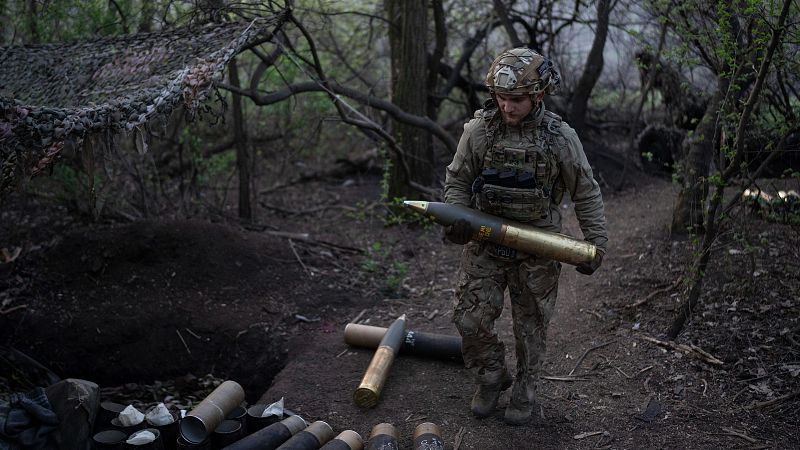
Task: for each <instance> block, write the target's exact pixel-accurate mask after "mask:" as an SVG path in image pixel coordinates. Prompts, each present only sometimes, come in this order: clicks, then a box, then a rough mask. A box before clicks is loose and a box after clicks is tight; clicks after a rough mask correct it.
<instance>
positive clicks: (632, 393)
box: [262, 182, 699, 449]
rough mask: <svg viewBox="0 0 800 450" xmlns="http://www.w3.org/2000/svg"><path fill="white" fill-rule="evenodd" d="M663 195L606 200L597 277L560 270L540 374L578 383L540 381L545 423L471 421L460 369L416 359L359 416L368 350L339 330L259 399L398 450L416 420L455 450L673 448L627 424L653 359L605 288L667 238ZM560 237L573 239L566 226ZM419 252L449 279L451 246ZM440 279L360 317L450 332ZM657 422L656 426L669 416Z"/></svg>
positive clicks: (645, 393)
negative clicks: (379, 435)
mask: <svg viewBox="0 0 800 450" xmlns="http://www.w3.org/2000/svg"><path fill="white" fill-rule="evenodd" d="M670 196H671V188H670V186H669V185H668V184H666V183H664V182H654V183H653V184H651V185H650V186H647V187H645V188H644V189H643V190H640V191H638V192H629V193H626V194H622V195H619V196H616V197H613V198H609V199H608V201H607V215H608V216H609V219H610V220H609V222H610V238H611V243H612V246H611V252H610V254H609V257H608V258H607V259H606V261H605V263H604V266H603V269H602V270H601V271H600V272H598V273H597V274H596V275H595V276H593V277H584V276H581V275H579V274H577V273H576V272H575V271H574V270H572V268H571V267H566V266H565V268H564V271H563V274H562V278H561V284H560V288H559V289H560V295H559V304H558V305H559V306H558V308H557V313H556V316H555V317H554V319H553V322H552V324H551V327H550V332H549V350H548V354H547V359H546V362H545V365H544V370H545V372H546V374H547V375H549V376H565V375H568V374H570V373H571V371H573V369H574V373H573V374H574V375H576V377H575V378H576V379H577V380H576V381H551V380H543V382H542V384H541V388H540V395H541V398H540V400H541V405H542V409H541V413H542V415H541V416H540V417H537V418H536V419H535V420H534V422H533V423H532V424H531V425H530V426H526V427H508V426H506V425H504V424H503V422H502V420H501V418H502V409H498V411H497V414H496V415H495V417H491V418H487V419H484V420H477V419H475V418H473V417H472V416H471V415H470V413H469V399H470V396H471V394H472V391H473V385H472V383H471V381H470V380H469V378H468V377H467V375H466V373H465V371H464V370H463V369H462V368H461V367H460V365H459V364H456V363H446V362H441V361H435V360H430V359H421V358H413V357H401V358H399V359H398V360H397V361H396V362H395V365H394V367H393V369H392V373H391V377H390V380H389V382H388V385H387V386H386V388H385V391H384V392H383V395H382V399H381V402H380V404H379V405H378V406H377V407H376V408H374V409H370V410H362V409H359V408H357V407H356V406H355V405H354V403H353V401H352V399H351V396H352V393H353V391H354V389H355V387H356V386H357V385H358V382H359V380H360V376H361V375H362V373H363V370H364V368H366V366H367V364H368V363H369V360H370V358H371V352H369V351H366V350H360V349H348V348H347V347H346V346H345V345H344V344H343V342H342V335H341V330H339V331H337V332H335V333H327V334H325V333H314V332H313V331H312V330H309V334H308V335H306V336H303V337H302V338H301V339H302V340H303V341H305V342H309V341H310V343H308V344H306V345H305V346H304V348H303V349H302V350H299V349H298V350H297V351H296V352H290V353H293V356H290V358H291V359H290V362H289V364H288V365H287V367H286V368H285V369H284V370H283V371H282V372H281V373H280V374H279V375H278V377H277V378H276V380H275V383H274V384H273V386H272V387H271V388H270V389H269V390H268V391H267V392H266V393H265V395H264V396H263V397H262V398H263V400H265V401H266V400H274V399H277V398H279V397H281V396H284V397H285V398H286V402H287V404H289V405H292V407H293V408H294V409H295V410H297V411H298V412H299V413H301V414H302V415H305V416H307V417H308V418H311V419H320V420H326V421H328V422H329V423H330V424H331V425H332V426H333V427H334V428H335V429H337V430H341V429H345V428H351V429H354V430H356V431H357V432H359V433H361V434H362V435H363V436H365V437H367V436H369V432H370V429H371V427H372V426H373V425H375V424H377V423H380V422H390V423H393V424H394V425H395V426H397V427H398V428H399V431H400V435H401V447H404V448H409V447H410V445H411V437H410V436H411V433H412V431H413V429H414V427H415V426H416V425H417V424H418V423H420V422H422V421H432V422H435V423H437V424H439V425H440V426H441V427H442V431H443V434H444V437H445V440H446V441H447V442H448V443H449V444H450V445H451V446H452V445H454V443H455V439H456V436H461V443H460V448H462V449H493V448H498V449H499V448H594V447H595V446H596V445H598V444H599V446H601V447H602V446H605V445H607V444H611V445H612V446H613V447H614V448H646V447H653V446H654V444H655V446H656V447H658V446H666V447H672V446H673V444H675V446H680V445H679V442H678V441H674V442H673V441H667V440H662V439H659V438H654V437H651V436H650V434H651V433H650V432H651V431H652V428H653V427H652V425H649V424H646V423H645V422H641V421H638V420H636V419H635V418H634V417H633V416H634V414H637V413H641V412H642V410H643V408H644V406H646V405H647V400H648V398H649V397H650V396H651V395H653V393H652V392H650V390H649V389H648V386H647V383H646V380H647V379H648V377H649V376H650V373H651V372H652V371H653V370H654V369H649V370H644V371H642V369H645V368H647V367H648V366H653V365H654V364H656V362H655V361H651V360H649V359H648V358H649V354H648V355H644V354H643V353H644V352H643V350H642V344H641V341H638V340H636V339H633V338H631V336H630V334H631V331H630V330H631V327H632V325H633V324H630V323H626V322H625V321H622V320H619V318H617V317H615V314H614V313H613V312H612V311H610V310H609V309H608V308H609V306H608V305H607V300H608V299H607V297H613V296H614V295H616V294H617V293H618V292H617V290H616V289H613V288H609V285H611V284H612V283H614V282H615V278H614V277H613V275H614V274H616V273H619V271H620V270H621V268H622V267H623V266H624V265H625V264H626V262H627V259H626V258H630V254H632V253H635V254H637V255H639V254H642V255H646V254H647V252H648V249H647V247H646V245H647V244H646V243H647V242H648V241H650V240H651V239H653V238H662V236H660V235H661V234H662V231H661V230H660V227H661V224H663V223H666V218H667V217H668V214H669V209H670V206H671V203H670V201H669V198H670ZM642 206H644V208H642ZM570 211H571V210H570ZM632 224H633V225H632ZM566 230H567V231H568V232H569V233H570V234H573V235H578V236H579V235H580V233H579V232H577V225H576V223H575V221H574V218H573V217H571V216H570V219H568V225H567V228H566ZM431 247H432V248H431ZM422 248H423V250H420V251H421V252H425V251H426V250H425V249H426V248H427V251H436V252H440V253H441V252H443V253H444V254H445V255H446V256H445V257H444V259H445V260H446V262H445V263H444V266H445V268H443V269H442V272H443V273H445V274H446V273H447V272H450V273H451V277H452V274H454V271H455V269H454V267H455V263H456V261H457V258H458V251H459V249H458V248H455V247H454V246H449V245H446V246H443V245H442V244H441V243H439V242H438V241H437V239H436V238H435V237H428V239H426V241H425V242H424V243H423V244H422ZM438 281H439V282H440V283H441V284H440V285H439V286H437V287H435V288H434V289H432V290H431V293H430V294H433V295H428V296H425V297H417V298H410V299H403V300H388V301H383V302H379V303H378V304H376V305H375V306H374V307H372V308H369V309H368V310H367V313H366V314H365V315H364V316H363V317H365V318H368V319H369V323H370V324H377V325H382V326H386V325H387V324H388V323H390V322H391V320H392V318H394V317H396V316H397V315H399V314H400V313H407V314H409V316H410V318H409V328H413V329H417V330H424V331H431V332H438V333H447V334H455V329H454V327H453V326H452V324H451V323H450V318H451V316H450V314H449V308H450V303H451V298H452V291H451V290H449V289H448V287H450V283H449V282H450V281H451V280H450V279H445V278H444V277H442V278H439V280H438ZM606 292H608V293H609V295H608V296H607V295H606ZM507 301H508V300H507ZM435 309H438V310H439V311H446V312H447V313H445V314H441V315H438V317H436V318H435V319H434V320H433V321H428V320H427V319H425V316H426V315H427V314H429V312H430V311H432V310H435ZM342 325H343V324H342ZM498 330H499V332H500V333H501V336H502V337H503V338H504V340H505V341H506V342H507V343H508V344H510V345H509V346H508V348H513V344H511V343H512V342H513V340H512V339H513V338H512V336H511V325H510V308H509V307H508V304H507V305H506V309H505V310H504V312H503V315H502V316H501V319H500V320H499V322H498ZM601 344H607V345H605V346H604V347H602V348H598V349H596V350H594V351H592V352H591V353H589V354H588V355H587V356H586V358H584V360H583V361H581V364H580V365H579V366H578V365H577V363H578V358H580V356H581V355H582V354H583V353H584V352H585V351H586V350H587V349H590V348H592V347H595V346H598V345H601ZM508 364H509V367H513V365H514V355H513V352H509V355H508ZM320 368H322V369H321V370H320ZM616 368H618V369H619V370H617V369H616ZM623 372H624V374H623ZM625 375H627V376H625ZM628 377H630V378H628ZM506 397H507V394H506V395H504V397H502V398H501V401H500V407H503V406H505V404H506V403H507V398H506ZM668 414H669V413H667V415H668ZM658 416H659V417H658V418H657V419H660V418H661V417H663V416H664V414H663V413H662V414H659V415H658ZM584 432H598V433H597V434H594V435H591V436H590V437H586V438H585V439H575V438H574V436H576V435H580V434H581V433H584ZM604 432H605V433H606V434H605V435H604V434H603V433H604ZM676 437H678V436H676ZM678 438H679V441H683V440H684V439H683V437H678ZM684 442H687V441H684ZM694 443H695V444H698V442H696V441H695V442H694ZM698 448H699V447H698Z"/></svg>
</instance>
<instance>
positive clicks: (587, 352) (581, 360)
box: [567, 341, 614, 377]
mask: <svg viewBox="0 0 800 450" xmlns="http://www.w3.org/2000/svg"><path fill="white" fill-rule="evenodd" d="M612 342H614V341H608V342H605V343H603V344H600V345H595V346H594V347H592V348H590V349H587V350H586V351H585V352H583V355H581V357H580V358H578V362H576V363H575V367H573V368H572V370H570V371H569V373H568V374H567V376H568V377H571V376H572V374H573V373H575V371H576V370H578V367H579V366H580V365H581V363H582V362H583V359H584V358H586V355H588V354H589V353H591V352H593V351H595V350H597V349H598V348H603V347H605V346H606V345H608V344H611V343H612Z"/></svg>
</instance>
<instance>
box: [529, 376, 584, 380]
mask: <svg viewBox="0 0 800 450" xmlns="http://www.w3.org/2000/svg"><path fill="white" fill-rule="evenodd" d="M541 378H543V379H545V380H550V381H591V380H589V379H588V378H580V377H571V376H566V377H558V376H546V377H541Z"/></svg>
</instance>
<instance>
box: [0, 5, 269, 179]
mask: <svg viewBox="0 0 800 450" xmlns="http://www.w3.org/2000/svg"><path fill="white" fill-rule="evenodd" d="M284 20H285V16H284V15H283V14H278V15H275V16H273V17H270V18H259V19H256V20H255V21H252V22H246V23H242V22H226V23H221V24H208V25H204V26H194V27H186V28H177V29H172V30H165V31H161V32H157V33H142V34H137V35H130V36H121V37H113V38H106V39H97V40H92V41H83V42H77V43H71V44H45V45H28V46H10V47H0V111H2V112H1V113H0V193H4V192H7V191H8V190H10V189H12V188H13V187H14V186H16V185H18V184H19V183H20V182H22V181H23V180H25V179H27V178H28V177H31V176H34V175H36V174H37V173H39V172H41V171H42V170H43V169H45V168H46V167H48V166H49V165H50V164H51V163H52V162H53V161H54V160H55V159H57V158H58V157H59V155H60V153H61V152H62V150H63V149H64V148H65V146H67V147H70V146H71V147H73V148H80V147H79V145H80V144H81V143H82V142H83V141H84V140H86V139H87V138H89V137H91V136H94V135H104V136H108V135H111V134H114V133H119V132H122V131H131V130H135V129H141V128H144V127H146V125H147V124H148V123H149V122H150V121H153V120H155V119H166V117H168V116H169V115H170V113H172V111H173V110H174V109H176V108H178V107H184V108H186V109H187V111H189V112H190V113H191V112H195V111H196V110H197V109H198V108H199V107H200V105H201V104H202V102H203V101H204V100H205V99H206V98H207V97H208V96H209V92H210V91H211V90H212V88H213V86H214V81H215V80H217V79H218V78H219V77H221V76H222V74H223V71H224V69H225V67H226V65H227V64H228V62H229V61H230V60H231V59H232V58H233V57H234V56H235V55H236V54H237V53H239V52H240V51H242V50H243V49H245V48H247V47H248V46H249V45H252V44H254V43H256V42H257V41H263V40H264V39H269V38H270V37H271V36H273V35H274V33H275V32H276V30H277V29H278V28H279V27H280V26H281V25H282V24H283V22H284Z"/></svg>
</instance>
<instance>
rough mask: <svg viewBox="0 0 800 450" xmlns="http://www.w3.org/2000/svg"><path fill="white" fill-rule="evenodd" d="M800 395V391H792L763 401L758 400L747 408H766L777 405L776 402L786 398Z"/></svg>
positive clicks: (781, 401) (783, 400)
mask: <svg viewBox="0 0 800 450" xmlns="http://www.w3.org/2000/svg"><path fill="white" fill-rule="evenodd" d="M798 395H800V391H794V392H792V393H789V394H786V395H781V396H780V397H776V398H773V399H772V400H767V401H765V402H759V403H756V404H754V405H752V406H750V407H749V409H761V408H766V407H769V406H773V405H777V404H778V403H783V402H785V401H787V400H791V399H793V398H795V397H797V396H798Z"/></svg>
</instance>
